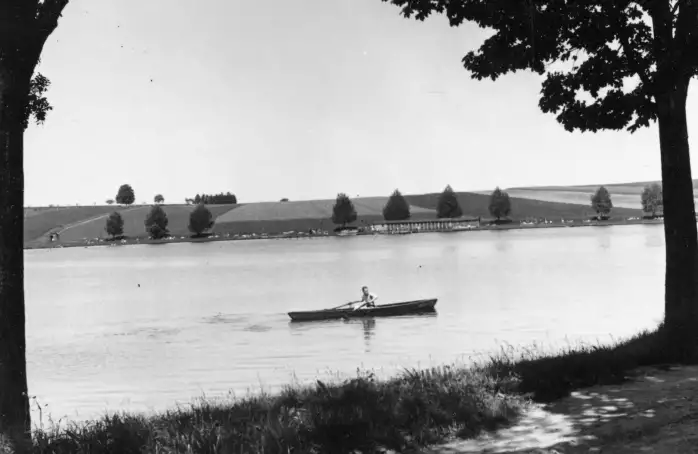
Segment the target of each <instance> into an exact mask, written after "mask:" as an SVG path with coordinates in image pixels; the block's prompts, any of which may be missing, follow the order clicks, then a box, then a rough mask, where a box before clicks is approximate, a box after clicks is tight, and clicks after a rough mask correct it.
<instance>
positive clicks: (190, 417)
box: [34, 326, 674, 454]
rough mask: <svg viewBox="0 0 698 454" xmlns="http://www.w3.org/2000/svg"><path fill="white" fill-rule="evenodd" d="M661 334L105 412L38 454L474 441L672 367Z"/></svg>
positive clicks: (362, 448) (398, 447)
mask: <svg viewBox="0 0 698 454" xmlns="http://www.w3.org/2000/svg"><path fill="white" fill-rule="evenodd" d="M666 347H667V343H666V341H665V336H664V334H663V328H662V327H661V326H660V328H659V329H657V330H655V331H652V332H643V333H641V334H639V335H637V336H635V337H633V338H631V339H628V340H625V341H621V342H617V343H616V344H615V345H611V346H601V345H580V346H578V347H573V348H568V349H567V350H566V351H563V352H561V353H555V354H545V353H541V352H540V349H536V348H532V349H525V350H521V351H518V352H517V351H514V350H513V349H510V350H508V351H507V350H502V352H500V353H499V354H497V355H494V356H492V357H491V358H489V359H488V360H487V361H483V362H480V363H478V364H475V365H472V366H469V367H447V366H446V367H439V368H433V369H430V370H426V371H418V370H410V371H406V372H404V373H403V374H401V375H400V376H398V377H396V378H393V379H391V380H387V381H380V380H377V379H376V378H375V377H374V376H373V374H371V373H364V374H360V375H358V376H357V378H354V379H351V380H347V381H344V382H342V383H338V384H325V383H323V382H320V381H318V382H317V383H316V384H315V385H313V386H308V387H288V388H287V389H285V390H284V391H283V392H281V393H279V394H277V395H262V396H256V397H248V398H246V399H241V400H236V401H233V402H229V403H211V402H206V401H202V402H201V403H199V404H196V405H194V406H192V408H190V409H179V410H174V411H169V412H166V413H163V414H159V415H157V416H154V417H147V418H146V417H142V416H135V415H129V414H120V415H111V416H106V417H104V418H102V419H101V420H98V421H93V422H90V423H87V424H81V425H75V424H73V425H71V426H68V427H66V428H58V429H53V430H49V431H41V430H39V431H37V432H36V434H35V436H34V452H36V453H55V454H63V453H66V454H67V453H95V454H99V453H117V452H118V453H123V454H129V453H134V454H136V453H138V454H140V453H143V452H149V453H150V452H152V453H197V454H198V453H228V452H230V453H270V454H271V453H274V454H276V453H289V452H293V453H327V452H332V453H338V454H340V453H349V452H354V451H359V452H380V449H390V450H394V451H397V452H405V451H407V450H409V449H411V448H416V447H419V446H424V445H429V444H434V443H437V442H439V441H441V440H443V439H444V438H447V437H449V436H451V435H458V436H461V437H473V436H475V435H477V434H478V433H480V432H482V431H483V430H493V429H496V428H497V427H499V426H501V425H502V424H506V423H508V422H510V421H512V420H513V419H515V418H516V417H517V416H518V415H519V414H521V412H522V411H524V410H525V408H526V406H527V405H528V403H529V401H530V400H529V399H530V398H532V399H533V400H534V401H538V402H547V401H552V400H555V399H557V398H560V397H563V396H565V395H567V394H569V392H570V391H572V390H574V389H578V388H583V387H588V386H593V385H599V384H612V383H620V382H623V381H624V380H626V379H627V375H628V373H629V372H630V371H632V369H634V368H637V367H640V366H649V365H658V364H664V363H670V362H674V360H673V358H672V354H671V351H672V349H668V348H666Z"/></svg>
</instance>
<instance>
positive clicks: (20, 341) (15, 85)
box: [0, 66, 33, 452]
mask: <svg viewBox="0 0 698 454" xmlns="http://www.w3.org/2000/svg"><path fill="white" fill-rule="evenodd" d="M32 70H33V67H32ZM32 70H29V69H27V70H25V71H10V69H9V68H3V67H2V66H0V438H3V437H4V438H5V439H6V441H9V442H10V443H11V444H12V445H14V447H15V449H16V450H17V452H23V451H24V450H25V449H26V447H27V444H28V442H29V441H30V416H29V400H28V396H27V361H26V353H25V349H26V341H25V314H24V238H23V237H24V235H23V224H24V169H23V138H24V124H23V120H24V118H25V116H26V114H25V105H26V94H27V92H28V90H29V82H30V79H31V75H32Z"/></svg>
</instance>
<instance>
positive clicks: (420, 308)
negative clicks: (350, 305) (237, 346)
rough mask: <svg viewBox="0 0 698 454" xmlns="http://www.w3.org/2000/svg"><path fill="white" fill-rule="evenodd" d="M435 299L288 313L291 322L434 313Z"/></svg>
mask: <svg viewBox="0 0 698 454" xmlns="http://www.w3.org/2000/svg"><path fill="white" fill-rule="evenodd" d="M436 301H437V300H436V298H432V299H426V300H415V301H406V302H404V303H393V304H383V305H380V306H376V307H366V308H362V309H359V310H353V309H324V310H319V311H301V312H289V313H288V316H289V317H291V320H292V321H311V320H332V319H340V318H345V319H346V318H366V317H390V316H395V315H410V314H423V313H429V312H435V311H436V309H435V307H434V306H436Z"/></svg>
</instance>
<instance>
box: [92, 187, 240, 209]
mask: <svg viewBox="0 0 698 454" xmlns="http://www.w3.org/2000/svg"><path fill="white" fill-rule="evenodd" d="M135 201H136V193H135V191H134V190H133V187H132V186H131V185H130V184H122V185H121V186H120V187H119V190H118V191H117V193H116V197H115V198H114V199H107V201H106V202H107V204H108V205H113V204H114V203H117V204H118V205H132V204H133V203H135ZM184 201H185V202H186V203H187V205H190V204H196V205H198V204H200V203H203V204H207V205H210V204H220V205H225V204H236V203H238V200H237V197H236V196H235V194H232V193H231V192H226V193H225V194H224V193H222V192H221V193H220V194H196V196H194V197H193V198H186V199H184ZM153 202H155V203H156V204H160V203H165V197H163V195H162V194H157V195H155V197H153Z"/></svg>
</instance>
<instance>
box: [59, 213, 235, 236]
mask: <svg viewBox="0 0 698 454" xmlns="http://www.w3.org/2000/svg"><path fill="white" fill-rule="evenodd" d="M238 206H239V205H208V206H207V207H208V209H209V210H211V214H212V215H213V218H214V219H216V217H217V216H219V215H221V214H223V213H227V212H228V211H231V210H234V209H235V208H237V207H238ZM163 209H164V210H165V213H166V214H167V219H168V226H167V228H168V229H169V230H170V233H171V234H172V235H175V236H189V235H190V234H191V232H189V229H188V225H189V213H191V211H192V210H193V209H194V205H164V206H163ZM149 211H150V207H149V206H139V207H135V208H132V209H130V210H129V209H127V210H122V211H120V213H121V217H122V218H123V220H124V235H126V236H128V237H143V236H146V231H145V218H146V216H147V215H148V212H149ZM108 215H109V214H108V213H107V214H104V215H103V216H101V217H98V218H95V219H92V220H88V221H84V222H80V223H76V224H74V225H72V226H69V227H67V228H65V229H63V230H62V231H61V232H60V235H61V241H62V242H73V241H80V240H83V239H85V238H89V239H93V238H108V236H109V235H107V233H106V232H105V230H104V227H105V225H106V218H107V216H108Z"/></svg>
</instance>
